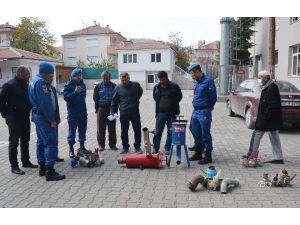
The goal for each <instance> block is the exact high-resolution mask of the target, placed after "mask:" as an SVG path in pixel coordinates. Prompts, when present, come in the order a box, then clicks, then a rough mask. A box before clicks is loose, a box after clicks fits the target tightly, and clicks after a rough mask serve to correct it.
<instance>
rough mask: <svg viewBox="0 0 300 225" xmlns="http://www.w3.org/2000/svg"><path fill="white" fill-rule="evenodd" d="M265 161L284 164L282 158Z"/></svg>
mask: <svg viewBox="0 0 300 225" xmlns="http://www.w3.org/2000/svg"><path fill="white" fill-rule="evenodd" d="M266 163H272V164H284V161H283V160H282V159H273V160H271V161H268V162H266Z"/></svg>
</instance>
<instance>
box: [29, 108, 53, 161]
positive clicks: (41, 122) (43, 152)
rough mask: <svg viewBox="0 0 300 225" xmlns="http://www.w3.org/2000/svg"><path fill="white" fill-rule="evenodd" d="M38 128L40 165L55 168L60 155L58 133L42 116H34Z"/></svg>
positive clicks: (37, 145) (37, 143)
mask: <svg viewBox="0 0 300 225" xmlns="http://www.w3.org/2000/svg"><path fill="white" fill-rule="evenodd" d="M32 117H33V121H34V123H35V126H36V134H37V142H36V155H37V160H38V163H39V165H46V166H53V165H54V164H55V161H56V159H57V154H58V136H57V135H58V132H57V128H52V127H51V126H50V124H49V122H47V121H46V120H45V119H44V118H43V117H42V116H39V115H35V114H34V115H33V116H32Z"/></svg>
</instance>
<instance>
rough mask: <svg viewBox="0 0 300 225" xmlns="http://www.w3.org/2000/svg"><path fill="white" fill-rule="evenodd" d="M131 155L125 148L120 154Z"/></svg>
mask: <svg viewBox="0 0 300 225" xmlns="http://www.w3.org/2000/svg"><path fill="white" fill-rule="evenodd" d="M127 153H129V150H128V149H126V148H123V149H122V151H121V152H120V154H127Z"/></svg>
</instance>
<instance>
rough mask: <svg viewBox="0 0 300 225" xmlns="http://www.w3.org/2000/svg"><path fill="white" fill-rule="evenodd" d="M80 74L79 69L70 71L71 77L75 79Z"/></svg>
mask: <svg viewBox="0 0 300 225" xmlns="http://www.w3.org/2000/svg"><path fill="white" fill-rule="evenodd" d="M81 73H82V71H81V69H80V68H76V69H74V70H73V71H72V73H71V77H76V76H78V75H79V74H81Z"/></svg>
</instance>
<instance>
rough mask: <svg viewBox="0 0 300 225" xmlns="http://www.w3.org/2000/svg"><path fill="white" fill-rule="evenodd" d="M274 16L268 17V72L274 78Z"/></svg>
mask: <svg viewBox="0 0 300 225" xmlns="http://www.w3.org/2000/svg"><path fill="white" fill-rule="evenodd" d="M275 32H276V31H275V17H270V18H269V72H270V73H271V76H272V79H275Z"/></svg>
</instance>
